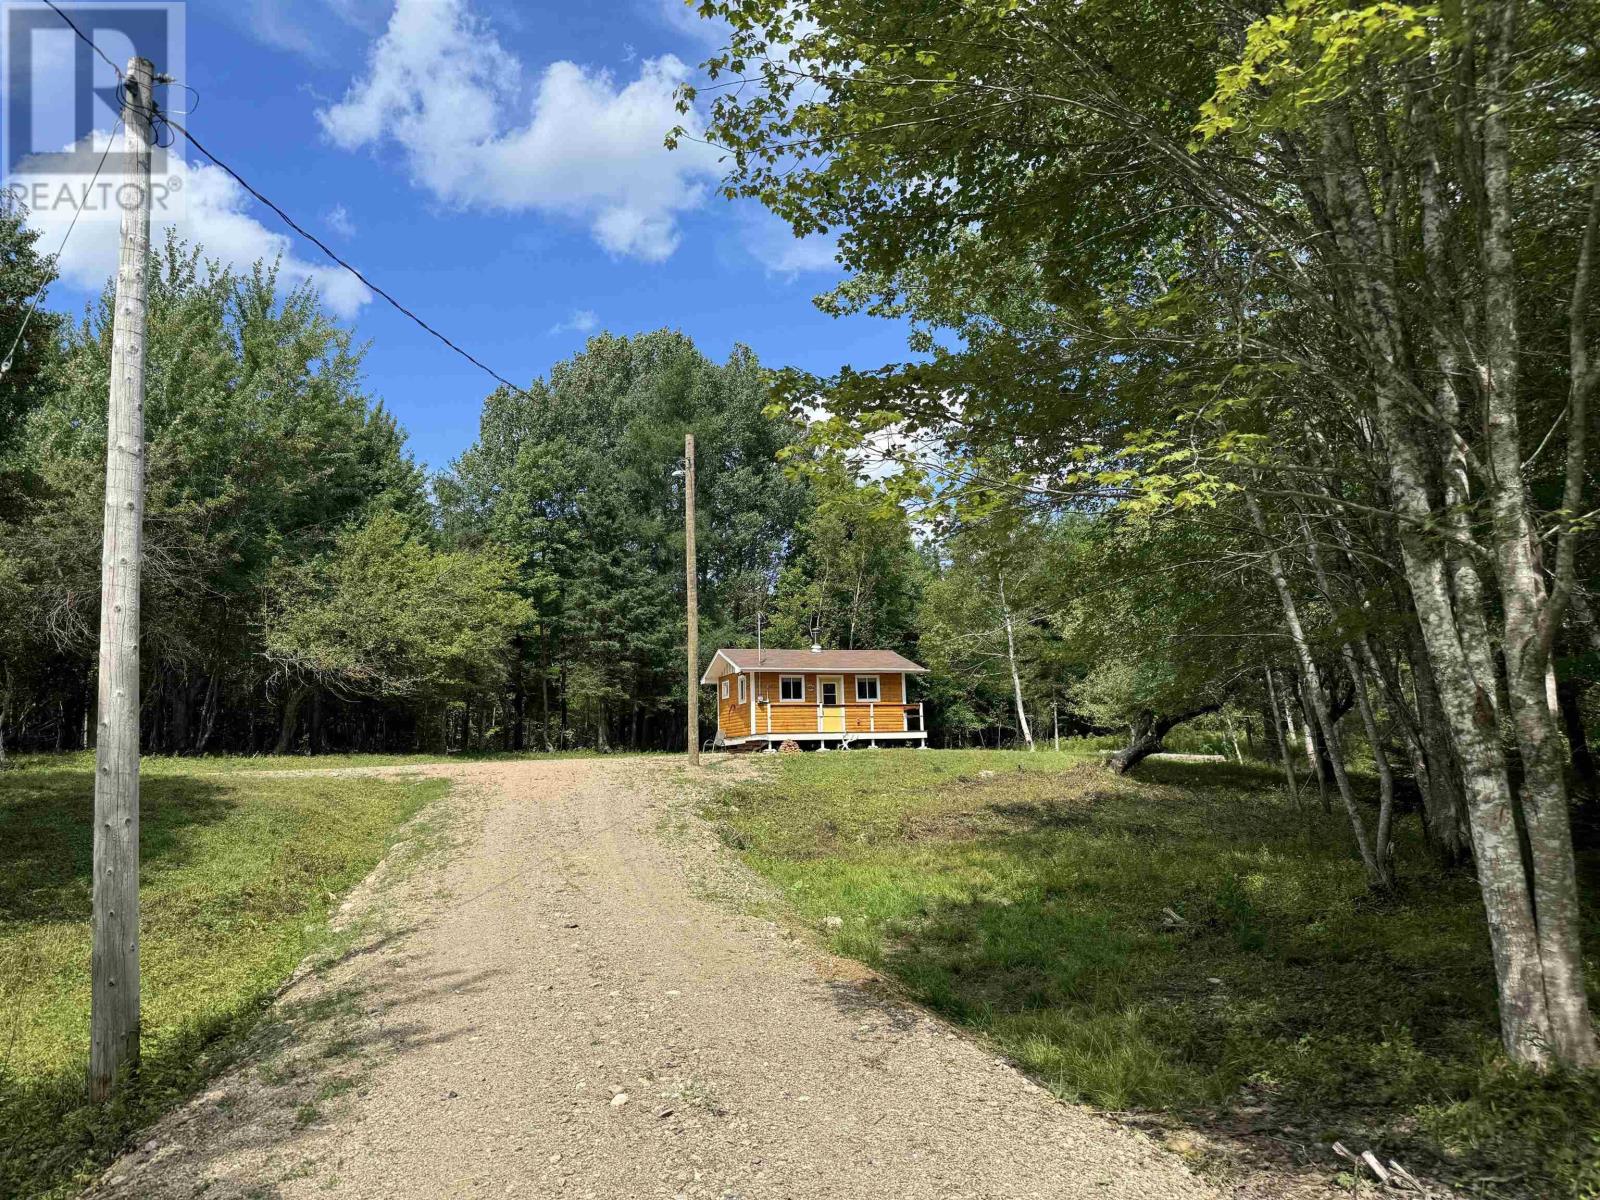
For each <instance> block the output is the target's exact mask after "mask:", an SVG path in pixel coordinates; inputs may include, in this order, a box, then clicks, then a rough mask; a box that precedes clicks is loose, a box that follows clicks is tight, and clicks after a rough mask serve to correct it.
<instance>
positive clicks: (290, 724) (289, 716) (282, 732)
mask: <svg viewBox="0 0 1600 1200" xmlns="http://www.w3.org/2000/svg"><path fill="white" fill-rule="evenodd" d="M308 690H309V689H307V688H306V687H304V686H303V685H300V684H296V685H295V686H294V687H291V688H290V689H289V693H288V695H286V696H285V697H284V699H283V723H282V724H281V725H279V726H278V744H277V745H276V746H274V747H273V748H272V752H273V753H274V754H287V753H289V748H290V747H291V746H293V745H294V731H295V725H296V724H298V722H299V718H300V706H301V704H303V703H304V702H305V698H306V692H307V691H308Z"/></svg>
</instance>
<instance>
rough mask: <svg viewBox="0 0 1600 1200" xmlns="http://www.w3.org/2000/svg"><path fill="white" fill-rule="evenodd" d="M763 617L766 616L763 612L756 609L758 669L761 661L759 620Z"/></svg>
mask: <svg viewBox="0 0 1600 1200" xmlns="http://www.w3.org/2000/svg"><path fill="white" fill-rule="evenodd" d="M764 616H766V614H765V613H764V612H762V611H761V610H760V609H759V608H758V609H756V666H758V667H759V666H760V665H761V663H762V661H763V659H762V657H761V618H762V617H764Z"/></svg>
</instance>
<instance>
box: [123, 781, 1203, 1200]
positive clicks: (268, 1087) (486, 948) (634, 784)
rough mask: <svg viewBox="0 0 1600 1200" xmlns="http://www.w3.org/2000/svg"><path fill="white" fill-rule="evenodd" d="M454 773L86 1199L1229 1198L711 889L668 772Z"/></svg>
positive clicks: (716, 858) (710, 861) (705, 858)
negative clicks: (247, 1052) (217, 1068)
mask: <svg viewBox="0 0 1600 1200" xmlns="http://www.w3.org/2000/svg"><path fill="white" fill-rule="evenodd" d="M441 770H442V771H444V772H445V773H448V774H450V775H451V776H453V777H455V778H457V779H459V780H460V781H461V785H460V786H458V787H457V788H456V789H455V792H454V794H453V796H452V798H451V799H450V800H448V801H446V802H445V803H446V804H447V805H449V806H451V809H452V812H453V816H454V826H455V830H456V838H457V844H456V845H455V847H454V849H453V850H451V851H450V852H449V853H447V854H444V855H441V856H437V858H436V860H435V861H433V862H432V863H431V865H425V866H424V867H422V868H420V869H418V870H415V871H413V872H411V873H410V874H409V875H408V876H407V877H406V878H404V879H403V880H401V881H399V882H391V883H389V884H387V885H386V884H384V883H382V882H381V881H380V882H379V883H377V884H376V885H374V886H372V887H369V888H367V889H364V891H363V893H362V894H361V895H360V896H359V897H358V898H357V900H356V902H355V909H356V913H355V915H357V916H362V915H366V916H367V917H369V918H371V920H370V921H369V924H370V929H369V931H368V932H367V934H366V935H365V937H364V938H363V939H362V940H361V941H359V942H358V943H357V944H356V945H355V946H354V947H353V948H352V949H351V950H350V952H348V953H346V954H345V955H344V956H343V957H342V958H340V959H339V960H338V961H337V962H335V963H334V964H333V965H332V966H331V967H328V968H327V969H325V970H322V971H320V972H311V973H307V974H306V975H305V976H304V977H303V978H302V979H300V980H299V981H298V982H297V983H296V984H295V985H294V986H293V987H292V988H291V989H290V990H289V992H288V993H287V994H286V995H285V997H284V1000H283V1002H282V1004H281V1005H280V1008H281V1010H282V1018H281V1020H278V1021H275V1022H273V1023H271V1024H270V1025H269V1027H268V1028H267V1030H266V1031H265V1032H264V1033H263V1035H262V1037H261V1038H260V1039H259V1044H258V1045H257V1046H256V1047H255V1049H254V1050H253V1053H252V1056H251V1057H250V1058H249V1059H248V1060H247V1061H246V1062H244V1063H243V1064H242V1065H240V1066H239V1067H237V1068H236V1069H234V1070H233V1071H231V1072H230V1073H228V1074H227V1075H225V1076H224V1077H223V1078H222V1079H221V1080H220V1081H219V1082H218V1084H217V1085H216V1086H215V1087H214V1088H213V1089H212V1090H211V1091H209V1092H207V1093H206V1094H205V1095H204V1096H202V1097H199V1098H197V1099H196V1100H194V1101H193V1102H192V1103H190V1104H189V1105H187V1106H186V1107H185V1108H183V1109H182V1110H180V1111H179V1112H177V1113H175V1114H173V1115H172V1116H171V1117H170V1118H168V1119H167V1120H166V1121H165V1122H163V1123H162V1124H161V1125H160V1126H159V1127H157V1128H156V1129H155V1130H153V1131H152V1132H151V1133H150V1134H149V1135H148V1138H147V1140H146V1141H145V1142H144V1145H143V1146H142V1147H141V1148H140V1149H139V1150H137V1151H136V1152H134V1153H133V1154H130V1155H128V1156H127V1157H125V1158H124V1159H123V1160H122V1161H120V1162H119V1163H118V1164H117V1165H116V1166H115V1167H113V1169H112V1170H111V1171H110V1172H108V1174H107V1176H106V1177H105V1179H104V1180H103V1181H102V1182H101V1184H100V1185H99V1186H98V1187H97V1188H95V1189H94V1190H93V1194H94V1195H97V1196H100V1195H113V1196H119V1197H123V1196H126V1197H134V1196H137V1197H141V1198H142V1197H179V1196H183V1197H188V1196H195V1195H200V1194H204V1195H205V1196H206V1197H208V1198H213V1197H312V1196H316V1197H330V1196H331V1197H370V1198H373V1200H377V1198H380V1197H381V1198H384V1200H389V1198H410V1197H457V1196H507V1195H510V1196H532V1197H608V1198H610V1197H620V1198H625V1200H634V1198H636V1197H637V1198H653V1197H662V1198H666V1200H672V1198H674V1197H684V1198H693V1200H735V1198H737V1200H766V1198H780V1197H784V1198H787V1197H793V1198H796V1200H799V1198H811V1197H816V1198H831V1197H838V1198H841V1200H843V1198H846V1197H848V1198H849V1200H902V1198H903V1200H956V1198H958V1197H959V1198H970V1200H977V1198H980V1197H981V1198H984V1200H990V1198H992V1200H1010V1198H1019V1200H1020V1198H1023V1197H1030V1198H1031V1197H1041V1198H1042V1197H1052V1198H1069V1200H1077V1198H1080V1197H1082V1198H1091V1197H1092V1198H1094V1200H1106V1198H1117V1200H1135V1198H1137V1200H1168V1198H1170V1200H1179V1198H1183V1200H1191V1198H1192V1200H1198V1198H1200V1197H1211V1196H1214V1195H1215V1193H1213V1192H1212V1190H1211V1189H1210V1188H1209V1187H1207V1186H1206V1185H1204V1184H1202V1183H1201V1182H1199V1181H1198V1180H1196V1179H1195V1178H1193V1177H1192V1176H1191V1175H1190V1174H1189V1173H1188V1171H1187V1170H1186V1169H1185V1168H1184V1166H1183V1165H1182V1164H1181V1163H1180V1162H1179V1161H1178V1160H1177V1159H1175V1158H1173V1157H1171V1156H1169V1155H1166V1154H1164V1153H1162V1152H1160V1151H1158V1150H1157V1149H1156V1148H1155V1147H1154V1146H1152V1145H1151V1144H1150V1143H1149V1142H1147V1141H1145V1140H1144V1139H1142V1138H1141V1137H1140V1136H1138V1135H1136V1134H1134V1133H1132V1132H1129V1131H1127V1130H1124V1129H1121V1128H1118V1127H1116V1126H1114V1125H1112V1124H1111V1123H1110V1122H1108V1121H1106V1120H1104V1119H1102V1118H1099V1117H1096V1116H1094V1115H1092V1114H1090V1113H1089V1112H1087V1111H1085V1110H1081V1109H1077V1108H1073V1107H1070V1106H1067V1105H1063V1104H1060V1103H1058V1102H1057V1101H1055V1100H1054V1099H1052V1098H1051V1097H1049V1096H1048V1095H1047V1094H1046V1093H1044V1092H1043V1091H1042V1090H1041V1089H1039V1088H1038V1087H1036V1086H1034V1085H1033V1084H1031V1083H1030V1082H1028V1081H1027V1080H1026V1079H1025V1078H1023V1076H1021V1075H1020V1074H1018V1073H1017V1072H1016V1071H1014V1070H1012V1069H1011V1068H1010V1067H1008V1066H1006V1065H1004V1064H1003V1063H1001V1062H998V1061H997V1060H996V1059H995V1058H994V1056H993V1055H992V1054H990V1053H988V1052H986V1051H985V1050H984V1049H982V1048H981V1047H980V1046H979V1045H977V1044H975V1043H973V1042H971V1041H969V1040H968V1039H966V1038H965V1037H963V1036H960V1035H957V1034H956V1033H954V1032H953V1031H952V1030H951V1029H950V1028H949V1027H947V1026H945V1025H944V1024H943V1023H942V1022H939V1021H937V1020H935V1019H933V1018H931V1017H929V1016H927V1015H926V1014H924V1013H922V1012H920V1011H919V1010H916V1009H914V1008H911V1007H909V1006H906V1005H903V1004H899V1003H897V1002H895V1001H893V1000H891V999H888V998H886V997H885V996H884V995H883V994H882V992H881V990H880V989H879V988H877V987H876V986H875V985H874V983H873V981H872V980H871V979H870V978H869V977H867V975H866V973H865V972H863V971H862V970H861V969H860V968H859V967H852V966H851V965H850V964H847V963H842V962H839V961H837V960H832V959H827V958H825V957H823V956H820V955H819V954H818V953H817V952H816V951H815V950H814V949H808V948H807V947H806V946H805V945H804V944H803V943H802V942H800V941H797V940H795V939H794V938H792V937H790V936H788V935H787V934H785V933H784V932H783V931H781V930H780V929H779V928H778V927H777V926H775V925H773V924H771V923H770V922H767V921H765V920H761V919H757V918H754V917H750V916H743V915H740V914H739V913H738V912H737V911H736V907H735V906H730V904H729V903H728V902H727V901H726V900H725V899H720V900H719V899H709V898H706V897H705V895H704V893H705V892H706V890H707V889H708V888H710V889H711V890H721V891H727V890H730V889H731V890H734V891H737V890H738V889H739V888H741V887H752V886H754V885H753V884H750V883H748V882H746V883H740V882H739V881H740V879H741V878H742V876H741V875H740V873H739V872H738V870H737V868H735V867H734V866H733V865H732V864H731V863H730V862H729V861H728V856H727V855H726V854H725V853H722V852H721V851H720V849H719V848H715V847H714V846H712V845H710V844H708V839H707V836H706V835H705V833H704V831H703V830H701V829H700V828H699V827H698V826H697V825H696V824H695V823H693V822H692V821H687V822H686V821H685V819H684V818H683V816H682V810H681V804H680V806H679V808H678V809H677V810H676V811H677V812H678V816H677V817H676V818H675V817H674V816H673V813H674V803H675V802H674V796H675V795H676V794H677V793H678V792H679V791H680V790H681V789H680V785H679V784H678V783H677V782H676V776H675V775H674V772H675V770H676V768H675V767H673V766H669V765H667V764H666V763H664V762H662V761H659V760H657V761H650V760H632V761H626V760H617V761H605V762H600V761H547V762H523V763H511V764H495V765H472V766H462V767H452V768H448V769H441ZM675 821H676V826H677V827H676V831H674V830H673V828H672V826H673V824H674V822H675ZM664 826H665V828H664ZM708 873H709V875H708ZM708 880H709V882H708ZM364 910H369V911H364Z"/></svg>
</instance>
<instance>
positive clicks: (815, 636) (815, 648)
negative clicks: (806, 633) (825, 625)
mask: <svg viewBox="0 0 1600 1200" xmlns="http://www.w3.org/2000/svg"><path fill="white" fill-rule="evenodd" d="M821 628H822V618H821V617H820V616H816V617H812V618H811V653H813V654H821V653H822V638H821V637H820V636H819V634H820V631H821Z"/></svg>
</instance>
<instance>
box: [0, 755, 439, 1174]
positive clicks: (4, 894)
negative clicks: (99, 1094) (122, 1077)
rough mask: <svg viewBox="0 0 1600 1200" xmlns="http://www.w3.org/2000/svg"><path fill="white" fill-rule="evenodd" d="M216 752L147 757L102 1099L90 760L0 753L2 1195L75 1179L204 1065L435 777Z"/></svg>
mask: <svg viewBox="0 0 1600 1200" xmlns="http://www.w3.org/2000/svg"><path fill="white" fill-rule="evenodd" d="M254 761H257V762H259V761H260V760H254ZM278 761H283V760H278ZM293 761H294V762H296V763H298V764H299V765H302V766H303V765H306V762H307V760H305V759H298V760H293ZM318 761H319V764H320V762H321V761H322V760H318ZM286 765H287V764H286ZM217 768H218V763H217V762H216V760H196V761H194V762H185V761H182V760H153V761H151V763H150V764H149V767H148V769H147V770H145V771H144V772H143V782H142V800H141V809H142V811H141V825H142V828H141V839H140V840H141V846H142V863H141V871H140V892H141V930H142V940H141V948H140V949H141V967H142V976H143V978H142V996H141V1000H142V1005H143V1038H142V1044H143V1058H142V1065H141V1069H140V1073H139V1077H138V1079H137V1080H136V1081H134V1083H133V1085H132V1086H131V1087H129V1088H127V1089H125V1090H124V1092H123V1093H122V1094H121V1096H120V1097H119V1098H118V1099H117V1100H116V1101H114V1102H113V1103H112V1104H110V1105H107V1106H91V1105H89V1104H87V1103H86V1101H85V1096H84V1073H85V1066H86V1062H87V1054H88V1021H89V907H90V864H91V851H92V837H91V820H90V818H91V808H92V795H93V771H92V762H91V761H90V760H86V759H85V758H83V757H82V756H76V755H74V756H68V757H61V756H54V757H35V758H30V759H27V760H24V761H22V762H20V763H18V764H16V765H13V766H12V767H10V768H8V769H6V770H3V771H0V1195H4V1196H42V1195H68V1194H73V1193H74V1192H75V1190H76V1189H75V1188H74V1186H73V1184H74V1181H81V1180H82V1179H84V1178H85V1177H86V1176H87V1175H88V1174H89V1173H91V1172H92V1171H93V1170H94V1169H95V1168H96V1167H97V1166H98V1165H100V1164H103V1163H104V1162H106V1161H107V1160H108V1159H109V1158H110V1157H112V1156H113V1155H114V1154H116V1153H117V1152H118V1150H119V1149H120V1148H121V1147H122V1145H123V1144H124V1142H125V1141H126V1139H127V1138H128V1136H129V1135H130V1134H131V1133H132V1132H134V1131H136V1130H137V1129H138V1128H139V1127H141V1126H142V1125H144V1124H145V1123H147V1122H148V1121H150V1120H151V1119H153V1118H154V1117H155V1116H157V1115H158V1114H159V1113H160V1112H162V1111H163V1110H164V1109H166V1108H167V1107H169V1106H170V1105H172V1104H173V1103H175V1102H176V1101H177V1100H179V1099H181V1098H182V1097H183V1096H184V1095H186V1094H188V1093H189V1092H190V1091H192V1090H193V1089H194V1088H195V1087H197V1086H198V1085H199V1084H200V1083H202V1082H203V1081H204V1080H205V1079H206V1078H207V1077H208V1075H210V1074H211V1073H212V1072H213V1071H214V1070H216V1069H217V1068H218V1067H219V1066H220V1065H221V1064H222V1063H223V1062H225V1060H226V1058H227V1055H228V1052H229V1048H230V1046H231V1045H232V1044H234V1043H235V1042H236V1041H237V1038H238V1035H240V1034H242V1033H244V1032H245V1031H246V1030H248V1029H249V1028H250V1026H251V1025H252V1024H254V1023H255V1021H256V1020H257V1018H259V1016H260V1015H261V1014H262V1013H263V1012H264V1011H265V1009H266V1007H267V1005H268V1004H269V1003H270V1000H271V998H272V995H273V993H274V991H275V990H276V988H277V987H278V986H279V984H281V983H282V981H283V980H284V979H285V978H286V977H287V976H288V975H289V974H290V972H291V971H292V970H293V969H294V967H295V965H296V964H297V963H298V962H299V961H300V960H301V959H302V958H303V957H304V956H305V955H306V954H307V953H308V952H309V951H311V950H313V949H315V948H316V947H318V946H319V945H321V944H323V943H324V942H325V940H326V939H327V937H328V933H327V918H328V915H329V913H330V911H331V909H332V908H333V906H334V904H335V902H336V901H337V900H338V898H339V897H340V896H341V894H342V893H344V892H345V891H346V890H348V889H349V888H350V887H351V886H352V885H354V884H355V883H356V882H358V881H359V880H360V879H361V878H362V877H364V876H365V875H366V874H367V873H368V872H369V871H370V870H371V869H372V867H373V866H374V865H376V863H377V862H378V861H379V860H380V859H381V858H382V857H383V855H384V853H385V852H386V850H387V849H388V848H389V846H390V845H391V843H392V841H393V838H394V836H395V832H396V830H397V829H398V828H399V827H400V826H401V825H402V824H403V823H404V822H405V821H407V820H408V819H409V818H410V817H412V816H413V815H414V814H416V813H417V812H418V811H419V810H420V809H421V808H422V807H423V806H425V805H426V804H427V803H429V802H430V801H431V800H433V799H436V798H437V797H439V796H441V795H443V793H444V792H445V791H446V790H447V789H448V786H449V785H448V784H447V783H446V782H444V781H441V780H426V781H425V780H410V779H395V780H390V779H372V778H294V779H288V778H285V779H270V778H262V777H248V776H244V775H240V774H237V773H230V772H229V771H227V770H225V769H224V770H219V769H217Z"/></svg>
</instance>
